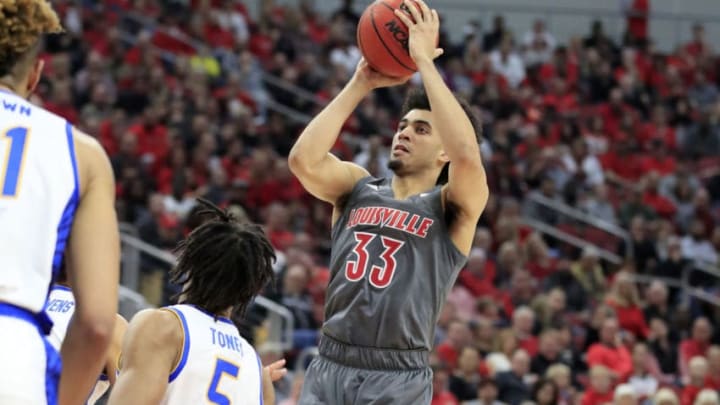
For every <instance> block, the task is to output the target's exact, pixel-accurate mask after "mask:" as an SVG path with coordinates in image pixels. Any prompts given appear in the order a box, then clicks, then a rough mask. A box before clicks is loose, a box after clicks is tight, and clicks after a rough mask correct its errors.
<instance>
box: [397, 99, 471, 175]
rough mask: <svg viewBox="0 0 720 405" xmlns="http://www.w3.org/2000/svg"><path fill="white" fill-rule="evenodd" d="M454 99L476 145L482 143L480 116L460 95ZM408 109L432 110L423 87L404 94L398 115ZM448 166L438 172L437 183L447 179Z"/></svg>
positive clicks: (403, 114)
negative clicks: (470, 126)
mask: <svg viewBox="0 0 720 405" xmlns="http://www.w3.org/2000/svg"><path fill="white" fill-rule="evenodd" d="M455 99H456V100H457V102H458V103H459V104H460V107H461V108H462V109H463V111H464V112H465V115H466V116H467V118H468V119H469V120H470V124H471V125H472V127H473V130H474V131H475V139H476V140H477V143H478V145H479V144H481V143H482V140H483V138H482V123H481V122H480V118H478V116H477V114H475V112H474V111H473V108H472V106H471V105H470V104H469V103H468V102H467V100H465V99H464V98H462V97H459V96H457V95H455ZM410 110H427V111H432V110H431V109H430V99H429V98H428V96H427V93H426V92H425V89H423V88H415V89H411V90H410V91H409V92H408V93H407V95H406V96H405V101H403V105H402V112H401V114H400V116H405V114H407V113H408V112H410ZM449 167H450V163H446V164H445V166H443V168H442V171H441V172H440V175H439V176H438V179H437V182H436V183H437V184H438V185H440V184H445V183H447V181H448V169H449Z"/></svg>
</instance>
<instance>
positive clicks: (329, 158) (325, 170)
mask: <svg viewBox="0 0 720 405" xmlns="http://www.w3.org/2000/svg"><path fill="white" fill-rule="evenodd" d="M407 79H408V77H405V78H391V77H387V76H383V75H382V74H380V73H378V72H376V71H374V70H372V69H371V68H370V66H369V65H368V64H367V62H365V60H364V59H363V60H361V61H360V63H359V64H358V67H357V70H356V72H355V74H354V75H353V77H352V79H351V80H350V82H348V84H347V85H346V86H345V88H343V89H342V91H341V92H340V94H338V95H337V97H335V98H334V99H333V100H332V101H331V102H330V104H328V105H327V107H325V108H324V109H323V110H322V111H321V112H320V114H318V115H317V116H316V117H315V118H314V119H313V120H312V121H310V123H309V124H308V126H307V127H306V128H305V130H304V131H303V132H302V134H300V137H299V138H298V140H297V141H296V142H295V145H294V146H293V148H292V150H291V151H290V156H289V158H288V161H289V165H290V170H291V171H292V172H293V174H295V176H297V178H298V179H299V180H300V182H301V183H302V184H303V186H305V188H306V189H307V190H308V192H309V193H310V194H312V195H314V196H315V197H317V198H319V199H321V200H323V201H327V202H329V203H331V204H335V203H336V202H337V199H338V198H339V197H341V196H342V195H344V194H347V193H348V192H350V190H352V188H353V186H354V185H355V183H356V182H357V181H358V180H360V179H361V178H363V177H365V176H368V175H369V173H368V172H367V170H365V169H364V168H362V167H360V166H358V165H356V164H354V163H351V162H344V161H341V160H340V159H338V158H337V157H336V156H334V155H333V154H331V153H330V150H331V149H332V147H333V145H335V142H336V141H337V137H338V135H339V134H340V130H341V128H342V125H343V124H344V123H345V121H346V120H347V119H348V117H349V116H350V115H351V114H352V112H353V111H354V110H355V108H356V107H357V105H358V104H359V103H360V101H361V100H362V99H363V98H364V97H365V96H366V95H367V94H368V93H370V92H371V91H372V90H373V89H376V88H379V87H388V86H394V85H398V84H402V83H404V82H406V81H407Z"/></svg>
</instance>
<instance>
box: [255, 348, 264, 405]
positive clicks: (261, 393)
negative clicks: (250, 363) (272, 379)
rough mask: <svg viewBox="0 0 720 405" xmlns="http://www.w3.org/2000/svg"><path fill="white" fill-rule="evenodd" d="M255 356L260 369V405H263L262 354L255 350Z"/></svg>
mask: <svg viewBox="0 0 720 405" xmlns="http://www.w3.org/2000/svg"><path fill="white" fill-rule="evenodd" d="M255 358H256V359H257V362H258V369H259V370H260V405H263V365H262V363H260V355H259V354H257V352H255Z"/></svg>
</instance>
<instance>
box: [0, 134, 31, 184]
mask: <svg viewBox="0 0 720 405" xmlns="http://www.w3.org/2000/svg"><path fill="white" fill-rule="evenodd" d="M27 137H28V129H27V128H25V127H15V128H10V129H8V130H7V131H5V133H4V134H3V135H2V138H1V139H2V140H3V141H5V142H6V143H9V145H8V149H7V152H6V153H5V161H4V162H3V166H2V167H3V172H2V194H0V195H1V196H2V197H15V196H17V193H18V185H19V184H20V174H21V173H22V166H23V157H24V155H25V145H26V143H27V142H26V141H27Z"/></svg>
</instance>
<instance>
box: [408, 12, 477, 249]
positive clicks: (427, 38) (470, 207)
mask: <svg viewBox="0 0 720 405" xmlns="http://www.w3.org/2000/svg"><path fill="white" fill-rule="evenodd" d="M416 2H417V4H418V5H419V6H420V7H419V9H418V8H417V7H415V6H414V5H413V4H411V3H410V2H408V1H407V0H405V3H406V5H407V6H408V7H407V10H409V11H410V13H411V14H412V18H413V19H410V17H408V16H407V14H405V13H403V12H402V11H399V10H396V11H395V14H396V15H397V16H398V18H400V19H401V20H403V22H404V23H405V24H406V25H407V26H408V27H409V33H410V41H409V51H410V56H411V57H412V58H413V60H414V61H415V64H416V65H417V67H418V70H419V72H420V75H421V77H422V81H423V85H424V87H425V92H426V93H427V97H428V100H429V101H430V107H431V109H432V111H433V116H434V117H435V120H434V122H433V127H434V128H435V129H437V133H438V134H440V138H441V141H442V145H443V150H444V151H445V153H446V154H447V156H448V159H449V160H450V168H449V173H448V184H447V186H446V201H448V202H451V203H452V204H453V205H454V206H456V207H457V209H458V212H457V215H458V216H459V217H458V218H457V219H459V221H457V224H458V226H460V227H461V228H468V229H458V231H460V232H459V233H460V234H461V235H457V236H458V237H456V235H453V240H454V242H455V243H456V245H457V246H458V248H460V250H461V251H463V252H464V253H468V252H469V250H470V245H471V243H472V236H469V235H471V233H472V234H474V229H475V223H476V222H477V219H478V218H479V217H480V214H481V213H482V211H483V209H484V208H485V204H486V203H487V199H488V193H489V192H488V186H487V178H486V176H485V169H484V168H483V165H482V161H481V159H480V147H479V145H478V141H477V136H476V132H475V128H474V127H473V125H472V122H471V121H470V119H469V118H468V115H467V114H466V112H465V111H464V110H463V107H462V106H461V105H460V103H459V102H458V101H457V99H456V98H455V96H454V95H453V94H452V92H451V91H450V89H449V88H448V87H447V85H445V82H444V81H443V78H442V76H441V75H440V72H438V70H437V68H436V67H435V64H434V62H433V60H434V59H435V58H436V57H438V56H440V55H442V50H440V49H437V48H436V45H435V44H436V38H437V36H438V31H439V28H440V19H439V17H438V14H437V11H435V10H431V9H430V8H429V7H428V6H427V4H425V2H424V1H423V0H416ZM413 20H414V21H413ZM463 224H467V226H465V225H463ZM454 227H455V226H454ZM466 234H467V235H466ZM466 236H467V237H466Z"/></svg>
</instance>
